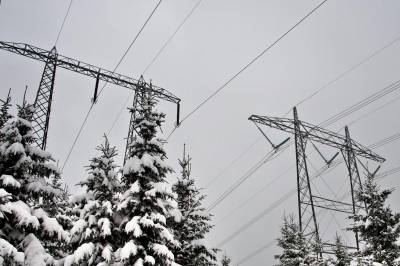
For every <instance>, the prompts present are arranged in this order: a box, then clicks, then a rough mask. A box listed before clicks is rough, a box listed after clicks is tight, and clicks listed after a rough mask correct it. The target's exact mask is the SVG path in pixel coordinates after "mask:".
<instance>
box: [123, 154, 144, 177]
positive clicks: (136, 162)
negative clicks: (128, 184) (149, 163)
mask: <svg viewBox="0 0 400 266" xmlns="http://www.w3.org/2000/svg"><path fill="white" fill-rule="evenodd" d="M143 171H144V169H143V166H142V161H141V160H140V159H139V158H138V157H136V156H133V157H131V158H129V159H128V160H127V161H126V162H125V165H124V167H123V169H122V172H123V174H124V175H127V174H129V173H131V172H134V173H142V172H143Z"/></svg>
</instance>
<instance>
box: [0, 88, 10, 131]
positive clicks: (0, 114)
mask: <svg viewBox="0 0 400 266" xmlns="http://www.w3.org/2000/svg"><path fill="white" fill-rule="evenodd" d="M10 92H11V90H9V91H8V95H7V97H6V99H5V100H0V101H1V107H0V128H2V127H3V126H4V124H5V123H6V122H7V121H8V120H9V119H10V118H11V117H12V116H11V115H10V113H9V110H10V107H11V96H10Z"/></svg>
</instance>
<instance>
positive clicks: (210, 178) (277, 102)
mask: <svg viewBox="0 0 400 266" xmlns="http://www.w3.org/2000/svg"><path fill="white" fill-rule="evenodd" d="M197 2H198V1H197V0H174V1H172V0H164V1H163V2H162V3H161V5H160V6H159V8H158V10H157V11H156V13H155V14H154V16H153V18H152V19H151V20H150V22H149V23H148V25H147V26H146V28H145V29H144V31H143V32H142V34H141V36H140V38H139V39H138V40H137V42H136V43H135V44H134V45H133V47H132V49H131V50H130V52H129V53H128V55H127V56H126V58H125V59H124V61H123V62H122V64H121V65H120V67H119V68H118V72H119V73H122V74H125V75H129V76H132V77H135V78H138V77H139V76H140V74H142V73H143V71H144V69H145V67H146V66H147V65H148V64H149V62H150V61H151V60H152V58H153V57H154V56H155V54H156V53H157V51H158V50H159V49H160V48H161V47H162V46H163V44H164V43H165V41H166V40H167V39H168V38H169V36H170V35H171V34H172V33H173V32H174V31H175V29H176V28H177V26H178V25H179V24H180V23H181V21H182V20H183V19H184V18H185V16H186V15H187V14H188V13H189V12H190V10H191V9H192V7H193V6H194V5H196V3H197ZM319 3H320V1H314V0H307V1H289V0H283V1H282V0H279V1H278V0H276V1H261V0H247V1H244V0H214V1H210V0H203V1H202V2H201V3H200V5H199V6H198V8H197V9H196V10H195V12H194V13H193V15H192V16H191V17H190V18H189V20H188V21H187V22H186V23H185V25H184V26H183V27H182V28H181V30H180V31H179V32H178V33H177V35H176V36H175V38H174V39H173V40H172V41H171V43H170V44H169V45H168V46H167V47H166V49H165V50H164V51H163V53H162V54H161V55H160V56H159V57H158V58H157V60H156V61H155V62H154V64H152V65H151V67H150V68H149V69H148V71H147V72H146V73H145V79H146V80H150V79H151V80H152V82H153V83H154V84H156V85H158V86H160V87H163V88H165V89H167V90H169V91H170V92H172V93H173V94H175V95H177V96H178V97H180V98H181V99H182V116H185V115H186V114H188V113H190V112H191V111H192V110H193V109H194V108H195V107H196V106H197V105H198V104H200V102H201V101H202V100H204V99H205V98H206V97H208V96H209V95H210V94H211V93H213V92H214V91H215V90H216V89H217V88H218V87H219V86H221V85H222V84H223V83H224V82H225V81H227V80H228V79H229V78H231V77H232V76H233V75H234V74H235V73H236V72H237V71H239V70H240V69H241V67H242V66H244V65H245V64H247V63H248V62H249V61H250V60H251V59H253V58H254V57H255V56H256V55H257V54H258V53H260V52H261V51H262V50H263V49H264V48H266V47H267V46H268V45H269V44H271V43H272V42H274V41H275V40H276V39H277V38H279V37H280V36H281V35H282V34H283V33H284V32H286V31H287V30H288V29H289V28H290V27H291V26H293V25H294V24H295V23H296V22H297V21H299V20H300V19H301V18H302V17H303V16H304V15H305V14H306V13H308V12H309V11H310V10H311V9H312V8H314V7H315V6H317V5H318V4H319ZM156 4H157V1H153V0H152V1H149V0H118V1H106V0H84V1H83V0H82V1H77V0H75V1H73V4H72V6H71V10H70V14H69V16H68V18H67V20H66V23H65V26H64V29H63V31H62V33H61V35H60V38H59V41H58V43H57V50H58V52H59V54H62V55H64V56H68V57H72V58H76V59H79V60H81V61H84V62H88V63H91V64H94V65H97V66H100V67H103V68H105V69H111V70H112V69H113V68H114V67H115V66H116V64H117V63H118V61H119V59H120V58H121V56H122V54H123V52H124V51H125V50H126V48H127V47H128V45H129V44H130V42H131V41H132V39H133V38H134V36H135V35H136V33H137V32H138V30H139V29H140V27H141V25H142V24H143V23H144V21H145V20H146V18H147V17H148V15H149V14H150V12H151V11H152V9H153V8H154V6H155V5H156ZM68 5H69V1H67V0H63V1H61V0H59V1H54V0H53V1H51V0H35V1H22V0H2V3H1V5H0V40H1V41H11V42H22V43H29V44H32V45H34V46H37V47H41V48H44V49H51V48H52V47H53V46H54V44H55V41H56V38H57V34H58V31H59V29H60V26H61V24H62V21H63V17H64V15H65V12H66V10H67V8H68ZM399 12H400V2H399V1H396V0H393V1H389V0H352V1H345V0H339V1H334V0H330V1H328V2H327V3H326V4H324V5H323V6H322V7H321V8H320V9H319V10H318V11H317V12H316V13H314V14H313V15H312V16H310V17H309V18H308V19H307V20H306V21H304V22H303V23H302V24H300V26H299V27H297V28H296V29H295V30H294V31H292V32H291V33H290V34H289V35H287V36H286V37H285V38H284V39H283V40H281V41H280V42H279V43H278V44H277V45H276V46H274V47H273V48H272V49H271V50H269V51H268V52H267V53H266V54H265V55H264V56H263V57H261V58H260V59H259V60H258V61H257V62H256V63H254V64H253V65H252V66H251V67H249V68H248V69H247V70H246V71H245V72H243V73H242V74H241V75H240V76H238V77H237V79H235V80H234V81H233V82H231V83H230V84H229V85H228V86H227V87H226V88H225V89H224V90H222V91H221V93H219V94H218V95H217V96H216V97H214V98H212V99H211V100H210V101H209V102H208V103H207V104H205V105H204V106H202V107H201V108H200V109H198V111H197V112H195V113H194V114H193V115H192V116H190V117H189V118H188V119H187V120H185V121H184V123H183V124H182V126H181V127H179V128H178V129H177V130H176V131H175V132H174V134H173V135H172V136H171V137H170V139H169V142H168V143H167V144H166V150H167V154H168V161H169V163H170V164H171V165H172V166H173V167H175V169H177V171H178V170H179V169H178V168H177V159H178V158H179V157H180V156H181V154H182V149H183V144H184V143H186V145H187V148H188V150H189V152H190V155H191V156H192V157H193V165H192V168H193V176H194V177H195V178H196V180H197V184H198V186H200V187H203V188H204V190H203V191H204V193H205V194H207V195H208V197H207V199H206V201H205V205H206V206H209V205H210V204H212V203H213V202H214V201H215V200H216V199H217V198H218V197H219V196H220V195H221V194H222V193H223V192H224V191H225V190H227V189H228V188H229V187H230V186H231V185H232V184H234V183H235V182H236V181H237V180H239V179H240V178H241V177H242V176H244V175H245V174H246V172H247V171H248V170H249V169H251V168H252V167H253V166H254V165H255V164H256V163H257V162H258V161H259V160H260V159H261V158H262V157H263V156H264V155H265V154H266V153H267V152H269V151H270V150H271V147H270V146H269V144H268V142H267V141H266V140H265V139H263V138H262V136H261V134H260V132H259V131H258V130H257V129H256V127H255V126H254V125H253V124H252V123H250V122H249V121H248V120H247V118H248V117H249V116H250V115H251V114H260V115H267V116H278V117H280V116H283V115H284V114H285V113H286V112H288V111H289V110H290V109H291V108H292V107H293V106H294V105H295V104H296V103H298V102H299V101H301V100H302V99H304V98H306V97H307V96H309V95H311V94H312V93H313V92H314V91H316V90H318V89H320V88H324V89H323V90H321V91H320V92H319V93H318V94H316V95H314V96H313V97H312V98H310V99H308V100H307V101H305V102H304V103H302V104H301V105H299V106H298V112H299V116H300V118H301V119H302V120H305V121H307V122H310V123H314V124H318V123H320V122H322V121H324V120H326V119H328V118H330V117H332V116H333V115H335V114H337V113H339V112H340V111H342V110H344V109H345V108H347V107H348V106H351V105H353V104H355V103H357V102H359V101H360V100H362V99H364V98H366V97H368V96H369V95H371V94H373V93H375V92H377V91H379V90H381V89H382V88H384V87H386V86H388V85H390V84H392V83H394V82H396V81H397V80H399V79H400V76H399V73H398V70H399V69H400V60H399V59H400V41H398V40H400V39H399V37H400V16H398V14H399ZM366 59H368V60H366ZM361 62H362V63H361ZM42 71H43V63H41V62H36V61H33V60H31V59H28V58H24V57H21V56H18V55H15V54H10V53H8V52H5V51H0V80H1V86H0V97H5V96H6V94H7V91H8V88H12V95H13V97H14V102H16V103H19V102H21V98H22V95H23V91H24V88H25V86H26V85H27V86H28V97H29V99H31V100H33V99H34V96H35V93H36V89H37V87H38V84H39V82H40V77H41V72H42ZM343 73H345V74H343ZM338 77H340V78H338ZM332 81H334V82H332ZM326 84H329V86H326ZM94 85H95V81H94V80H93V79H91V78H88V77H84V76H81V75H79V74H76V73H72V72H69V71H67V70H63V69H59V70H58V72H57V78H56V85H55V95H54V103H53V110H52V116H51V124H50V132H49V140H48V150H49V151H51V152H52V153H53V155H54V157H55V158H57V160H59V163H60V165H62V164H63V163H64V161H65V158H66V155H67V153H68V150H69V149H70V147H71V145H72V142H73V140H74V137H75V136H76V134H77V130H78V129H79V127H80V125H81V123H82V120H83V118H84V116H85V114H86V112H87V110H88V108H89V107H90V98H91V97H92V94H93V90H94ZM399 95H400V92H398V91H397V90H395V91H394V92H392V93H391V94H388V95H387V96H385V97H382V98H380V99H379V100H377V101H375V102H373V103H372V104H369V105H367V106H366V107H364V108H362V109H360V110H359V111H357V112H354V113H352V114H351V115H349V116H346V117H345V118H343V119H341V120H339V121H337V122H336V123H334V124H331V125H329V126H328V129H330V130H334V131H336V130H339V129H341V128H342V127H343V126H344V125H345V124H351V126H350V131H351V134H352V137H353V138H354V139H356V140H357V141H359V142H361V143H363V144H364V145H366V146H368V145H370V144H373V143H376V142H377V141H379V140H381V139H384V138H386V137H388V136H391V135H393V134H395V133H398V132H399V131H400V124H399V122H398V121H399V120H398V116H397V115H398V114H399V112H400V105H399V102H400V101H396V100H397V98H396V97H399ZM129 96H130V91H129V90H127V89H125V88H121V87H117V86H113V85H107V87H106V89H105V91H104V93H103V94H102V96H101V98H100V99H99V101H98V103H97V104H96V105H95V107H94V109H93V111H92V113H91V114H90V117H89V120H88V123H87V125H86V126H85V128H84V131H83V133H82V135H81V137H80V138H79V139H78V142H77V145H76V147H75V149H74V150H73V153H72V155H71V158H70V160H69V161H68V163H67V164H66V166H65V168H64V173H63V177H64V179H65V181H66V182H67V183H68V184H69V185H70V186H71V190H72V192H73V193H78V192H79V191H78V188H77V187H75V186H74V184H76V183H77V182H79V181H80V180H82V178H84V177H85V170H84V166H85V165H87V162H88V160H89V159H90V158H91V156H93V155H94V154H95V149H94V148H95V146H96V145H98V144H99V143H100V142H101V138H102V135H103V133H104V132H108V131H109V130H110V127H111V126H112V124H113V121H114V120H115V119H116V117H117V116H118V114H119V112H120V110H121V108H123V106H124V103H125V102H126V101H127V98H128V97H129ZM159 109H160V110H162V111H163V112H165V113H166V114H167V121H166V123H165V125H164V127H163V132H164V133H163V134H164V137H166V136H167V135H168V134H169V133H170V132H171V130H172V129H173V126H174V122H175V106H173V104H171V103H168V102H161V103H160V104H159ZM290 115H291V114H289V116H290ZM353 121H355V122H354V123H352V122H353ZM128 122H129V114H128V112H127V111H123V113H122V115H121V116H120V118H119V119H118V120H117V122H116V124H115V127H114V128H113V130H112V131H111V134H110V140H111V142H112V143H113V144H114V145H116V146H117V147H118V148H119V151H120V154H123V152H124V145H125V140H124V138H125V137H126V135H127V129H128ZM265 132H266V133H267V134H268V136H269V137H270V138H271V139H272V140H273V141H274V142H275V143H278V142H280V141H282V140H283V139H285V138H286V137H288V136H289V135H287V134H285V133H283V132H279V131H277V130H273V129H268V128H265ZM341 133H342V134H343V133H344V132H343V130H341ZM399 142H400V141H398V142H392V143H390V144H389V145H386V146H383V147H381V148H379V149H377V150H376V152H378V153H379V154H380V155H382V156H383V157H385V158H386V159H387V162H385V163H384V164H383V166H382V169H381V171H383V172H384V171H386V170H388V169H392V168H394V167H397V166H399V165H400V158H399V155H398V154H399V153H398V149H399V148H400V144H399ZM254 143H255V144H254ZM320 148H321V150H322V151H323V153H324V155H325V156H326V157H330V156H333V154H335V152H336V151H335V150H332V149H327V148H326V147H320ZM309 151H310V155H309V159H310V161H311V163H310V164H311V165H310V172H315V170H316V169H319V168H320V167H322V166H323V161H322V159H321V157H319V156H318V155H316V153H315V152H313V151H312V147H309ZM121 160H122V159H121V158H120V159H119V161H120V162H121ZM294 163H295V154H294V148H293V146H291V147H289V148H288V149H287V150H285V151H284V152H283V153H282V154H280V155H279V156H277V157H276V158H275V159H274V160H272V161H270V162H268V163H266V164H264V165H263V166H262V167H260V168H259V169H258V170H257V171H256V172H255V173H254V174H253V175H252V176H251V177H250V178H249V179H247V180H246V181H245V182H244V183H243V184H242V185H241V186H239V187H238V188H237V189H236V190H235V191H234V192H233V193H231V194H230V195H229V196H228V197H226V198H225V199H224V200H223V201H222V202H221V203H220V204H219V205H217V206H216V207H215V208H214V209H213V210H212V212H213V214H214V222H215V223H216V226H215V228H214V229H213V231H212V232H211V233H210V235H209V237H208V242H209V244H210V245H212V246H218V247H219V248H221V249H222V250H226V252H227V254H228V255H230V256H232V258H233V264H234V265H237V264H238V263H240V262H241V264H240V265H272V263H273V255H274V254H277V252H279V250H278V249H277V248H276V247H275V244H273V245H272V246H269V245H268V243H270V242H271V241H273V240H274V239H275V238H276V237H277V236H278V234H279V225H280V223H281V218H282V216H283V215H284V213H286V214H290V213H296V210H297V203H296V197H295V194H293V193H291V191H292V190H293V189H294V188H295V184H296V173H295V168H294V167H295V165H294ZM364 163H366V162H364ZM368 166H369V167H370V168H371V169H372V168H373V167H375V166H376V164H374V163H372V162H369V163H368ZM339 168H340V169H339ZM346 177H347V176H346V171H345V169H344V166H343V165H341V166H338V167H337V169H334V170H333V171H331V172H329V173H328V174H326V175H325V176H323V179H322V178H319V179H318V180H316V181H315V184H313V186H314V187H315V189H314V190H313V191H314V192H315V194H321V195H326V196H327V197H331V198H332V197H339V196H340V195H342V194H343V193H344V192H346V189H347V190H348V183H346V181H347V182H348V180H347V179H346ZM169 180H170V181H171V182H173V181H174V180H175V176H174V175H171V176H170V177H169ZM398 180H399V179H398V175H391V176H388V177H386V178H385V179H382V180H381V182H382V185H383V186H388V187H397V186H398V185H399V181H398ZM343 185H344V186H343ZM329 193H331V195H329ZM327 194H328V195H327ZM285 195H288V196H285ZM281 198H282V199H286V198H287V199H286V200H284V201H283V200H280V199H281ZM281 201H282V202H281ZM346 201H349V197H347V198H346ZM278 203H281V204H279V205H278ZM391 205H392V207H393V208H395V209H397V210H399V209H400V191H398V192H395V193H394V195H393V196H392V198H391ZM274 206H275V208H274ZM319 217H320V218H321V219H320V220H321V222H320V228H321V231H324V232H325V234H324V238H326V239H327V240H332V238H333V236H334V234H335V232H339V233H340V232H341V231H342V230H343V229H344V228H345V227H346V222H345V220H344V219H343V217H342V216H340V215H336V214H335V215H332V214H330V213H324V212H322V213H320V216H319ZM345 235H346V234H345ZM345 237H346V238H347V240H346V241H348V243H349V244H351V242H352V238H351V235H349V234H347V235H346V236H345ZM261 247H265V248H262V249H260V248H261ZM256 251H259V252H256ZM251 254H254V255H253V256H248V255H251Z"/></svg>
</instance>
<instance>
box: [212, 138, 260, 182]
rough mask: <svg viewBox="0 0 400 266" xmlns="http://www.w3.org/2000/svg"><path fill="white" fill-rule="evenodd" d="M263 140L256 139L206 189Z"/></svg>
mask: <svg viewBox="0 0 400 266" xmlns="http://www.w3.org/2000/svg"><path fill="white" fill-rule="evenodd" d="M261 139H262V138H258V139H256V141H253V142H252V143H251V145H250V146H248V147H247V148H246V149H245V150H244V151H243V152H241V153H240V154H239V155H238V156H237V157H236V158H235V159H233V160H232V161H231V162H230V163H229V164H228V165H227V166H226V167H225V168H224V169H222V171H220V172H219V173H218V174H217V175H216V176H215V177H213V178H212V179H211V180H210V181H209V182H208V183H207V185H206V186H205V187H204V188H205V189H207V188H209V187H210V186H211V185H212V184H214V183H215V182H216V181H217V180H218V179H219V178H220V177H221V176H222V175H223V174H224V173H225V172H226V170H228V169H229V168H230V167H232V166H233V165H234V164H235V163H236V162H237V161H239V160H240V159H241V158H242V157H243V156H244V155H245V154H246V153H247V152H248V151H249V150H250V149H251V148H253V147H254V146H255V145H256V144H257V143H258V142H260V140H261Z"/></svg>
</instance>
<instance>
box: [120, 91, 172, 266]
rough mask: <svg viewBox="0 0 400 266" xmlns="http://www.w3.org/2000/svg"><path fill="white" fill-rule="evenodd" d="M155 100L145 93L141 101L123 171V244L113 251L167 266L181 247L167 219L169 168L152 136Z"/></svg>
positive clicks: (126, 261)
mask: <svg viewBox="0 0 400 266" xmlns="http://www.w3.org/2000/svg"><path fill="white" fill-rule="evenodd" d="M155 104H156V101H155V99H154V98H153V96H150V95H147V93H146V95H145V96H143V98H142V99H141V102H140V109H139V110H138V111H137V113H136V115H135V118H134V123H135V125H136V126H137V128H136V133H137V136H136V139H135V140H134V141H133V143H132V144H131V147H130V154H129V159H127V161H126V163H125V165H124V167H123V171H122V193H123V194H122V196H121V198H120V202H119V204H118V210H119V216H120V217H119V219H120V230H121V234H120V240H121V248H120V249H119V250H117V252H116V253H117V256H118V258H119V260H120V262H121V263H122V264H123V265H163V266H168V265H171V264H172V263H174V259H175V256H174V254H173V249H174V248H176V247H178V246H179V242H178V241H176V239H175V237H174V235H173V233H172V230H171V228H170V224H169V223H168V221H167V218H168V217H170V216H171V215H174V213H175V212H177V203H176V201H175V195H174V193H173V192H172V190H171V187H170V186H169V185H168V184H167V183H166V180H165V178H166V175H167V174H168V173H170V172H172V169H171V168H170V167H169V166H167V165H166V163H165V162H164V159H165V151H164V149H163V141H162V140H161V139H159V138H156V134H157V128H158V127H161V124H162V122H163V121H164V117H165V115H164V114H162V113H159V112H157V111H155V110H154V106H155ZM132 111H133V110H132ZM176 218H179V217H176Z"/></svg>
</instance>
